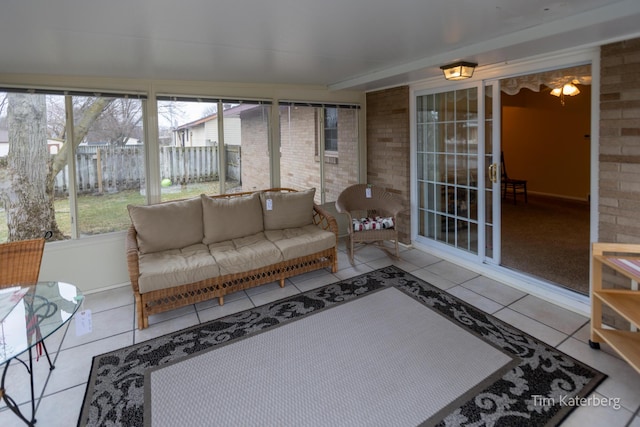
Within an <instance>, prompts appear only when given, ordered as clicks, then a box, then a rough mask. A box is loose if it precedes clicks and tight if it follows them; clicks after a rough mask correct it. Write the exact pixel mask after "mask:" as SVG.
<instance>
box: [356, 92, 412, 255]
mask: <svg viewBox="0 0 640 427" xmlns="http://www.w3.org/2000/svg"><path fill="white" fill-rule="evenodd" d="M410 158H411V152H410V138H409V86H401V87H396V88H392V89H385V90H381V91H377V92H370V93H368V94H367V183H368V184H373V185H379V186H381V187H384V188H386V189H387V191H391V192H394V193H396V194H397V196H398V197H399V198H400V199H401V200H403V202H404V204H405V207H407V208H409V206H410V197H411V191H410V189H411V182H410V179H411V178H410V175H411V171H410ZM398 232H399V234H400V241H401V242H402V243H407V244H408V243H410V242H411V216H410V212H409V211H408V210H407V211H405V213H403V214H402V215H401V216H400V219H399V221H398Z"/></svg>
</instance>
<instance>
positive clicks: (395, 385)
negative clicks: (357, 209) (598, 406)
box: [78, 266, 605, 426]
mask: <svg viewBox="0 0 640 427" xmlns="http://www.w3.org/2000/svg"><path fill="white" fill-rule="evenodd" d="M370 297H373V298H370ZM354 303H355V305H352V304H354ZM369 306H371V309H369ZM336 309H337V311H336ZM434 315H435V316H434ZM318 316H320V318H319V320H318V319H313V318H316V317H318ZM323 317H324V318H323ZM334 317H335V318H336V319H333V318H334ZM307 319H311V320H309V321H308V320H307ZM316 320H317V322H316ZM443 321H444V322H445V323H442V322H443ZM370 322H371V323H372V324H371V325H368V323H370ZM318 325H320V326H318ZM451 325H454V326H451ZM289 327H291V328H289ZM314 328H315V329H314ZM318 328H320V330H319V329H318ZM272 332H275V333H276V334H275V335H270V334H271V333H272ZM278 334H281V335H280V336H276V335H278ZM298 336H299V338H300V339H293V338H292V337H298ZM265 337H266V338H265ZM255 338H258V340H257V341H255V340H254V339H255ZM414 341H415V342H414ZM254 346H255V348H254ZM227 352H230V353H227ZM310 352H311V353H316V352H317V353H319V354H318V355H310ZM196 355H197V356H196ZM201 356H202V357H203V358H201ZM220 358H222V359H225V360H224V361H223V360H221V359H220ZM491 358H495V360H488V359H491ZM226 359H236V360H234V361H232V362H234V363H232V364H231V365H233V366H230V365H229V364H228V362H229V361H228V360H226ZM307 359H311V360H307ZM223 362H224V363H223ZM183 363H184V364H183ZM213 363H215V364H218V363H221V364H223V365H224V366H225V367H224V368H223V369H222V371H224V372H222V371H220V370H218V371H216V373H215V374H214V376H215V379H211V377H209V378H210V379H209V380H206V379H205V380H201V379H200V377H203V378H204V377H206V375H205V371H208V370H211V369H218V368H217V367H213V366H211V367H209V365H211V364H213ZM181 365H182V366H181ZM468 365H469V366H468ZM205 366H207V368H205ZM243 366H245V368H243ZM185 367H186V368H185ZM341 370H342V372H343V374H338V375H336V372H340V371H341ZM186 371H189V373H188V374H186ZM425 371H426V372H425ZM345 372H346V373H347V374H345ZM208 374H209V373H208V372H207V375H208ZM155 375H161V376H163V377H156V378H157V379H158V381H159V383H158V384H160V387H163V391H161V394H158V395H157V396H155V393H156V391H157V390H155V386H154V387H151V386H150V384H151V383H152V382H154V381H155V379H154V376H155ZM183 375H184V376H186V375H189V377H187V378H178V377H180V376H183ZM224 376H226V377H225V378H223V377H224ZM257 376H258V377H262V378H260V379H259V381H258V382H259V383H261V384H262V385H260V386H259V387H262V390H257V392H254V390H250V388H251V387H253V386H254V384H256V383H255V382H254V381H256V380H258V379H257V378H256V377H257ZM243 377H245V378H243ZM378 377H379V378H378ZM604 378H605V376H604V375H603V374H602V373H600V372H598V371H596V370H594V369H592V368H590V367H589V366H587V365H585V364H583V363H580V362H578V361H576V360H574V359H573V358H571V357H569V356H568V355H566V354H564V353H562V352H560V351H558V350H556V349H555V348H553V347H550V346H548V345H546V344H544V343H543V342H540V341H538V340H536V339H534V338H532V337H530V336H528V335H526V334H524V333H523V332H521V331H519V330H518V329H516V328H513V327H512V326H510V325H507V324H505V323H503V322H501V321H500V320H498V319H495V318H494V317H492V316H491V315H489V314H487V313H484V312H482V311H480V310H478V309H475V308H474V307H471V306H469V305H468V304H466V303H464V302H462V301H460V300H458V299H456V298H455V297H453V296H451V295H449V294H447V293H446V292H444V291H442V290H440V289H438V288H436V287H433V286H431V285H429V284H428V283H426V282H424V281H422V280H420V279H418V278H416V277H414V276H412V275H410V274H408V273H406V272H404V271H402V270H401V269H399V268H397V267H393V266H391V267H386V268H383V269H379V270H376V271H373V272H370V273H367V274H364V275H361V276H358V277H355V278H352V279H348V280H343V281H340V282H337V283H334V284H332V285H328V286H325V287H322V288H319V289H315V290H312V291H309V292H306V293H303V294H299V295H295V296H292V297H289V298H286V299H283V300H280V301H276V302H274V303H271V304H266V305H263V306H260V307H256V308H253V309H250V310H247V311H244V312H241V313H238V314H235V315H231V316H227V317H224V318H221V319H217V320H213V321H210V322H207V323H204V324H202V325H198V326H194V327H191V328H188V329H184V330H182V331H178V332H175V333H171V334H168V335H165V336H162V337H159V338H156V339H153V340H149V341H146V342H143V343H139V344H136V345H133V346H129V347H125V348H123V349H120V350H116V351H112V352H109V353H105V354H102V355H99V356H96V357H94V359H93V364H92V368H91V372H90V374H89V380H88V383H87V389H86V393H85V400H84V403H83V407H82V410H81V413H80V417H79V420H78V424H79V425H81V426H105V425H123V426H140V425H145V424H146V425H149V423H151V413H152V412H153V411H155V410H156V409H158V410H159V411H160V412H159V417H160V418H159V419H160V420H162V421H169V422H170V424H171V425H203V424H202V423H201V422H199V421H197V420H195V421H194V420H192V419H189V418H188V417H189V415H188V414H186V413H185V412H184V411H182V409H180V408H178V409H176V405H174V407H173V409H174V410H176V411H178V414H177V415H171V414H163V413H162V411H163V408H162V406H163V405H166V404H169V403H167V402H168V401H169V400H170V399H171V398H173V399H183V398H186V400H187V401H188V403H185V402H184V401H183V402H181V403H179V404H178V405H177V406H181V405H183V406H186V405H191V408H196V407H197V408H203V407H207V406H209V407H212V408H213V407H216V406H218V407H219V406H222V405H221V404H222V403H223V402H222V401H221V399H224V398H228V399H230V400H231V401H232V402H227V401H225V402H224V405H225V406H230V407H231V406H232V407H231V408H230V410H229V411H227V413H226V414H222V415H217V414H216V415H211V416H212V417H213V419H210V423H206V424H205V425H212V424H211V423H213V424H215V425H252V424H254V423H252V422H251V419H248V418H242V417H246V416H250V417H251V416H253V417H258V419H259V422H258V423H257V424H259V425H287V424H289V425H332V426H334V425H346V424H348V425H372V424H374V425H376V424H377V425H416V424H423V423H424V424H426V425H442V426H444V425H460V426H463V425H486V424H491V425H505V426H508V425H531V426H544V425H556V424H558V423H559V422H561V420H562V419H563V418H564V417H565V416H566V415H567V414H569V412H570V411H571V410H572V409H574V408H573V407H572V406H568V405H563V404H562V401H561V400H560V399H559V396H560V395H562V396H565V397H566V398H572V397H583V396H586V395H587V394H589V393H590V392H591V391H592V390H593V389H594V388H595V387H596V386H597V385H598V384H599V383H600V382H601V381H602V380H603V379H604ZM174 380H175V385H174ZM234 380H235V381H237V382H238V383H240V384H242V383H244V385H238V386H236V385H234V384H230V383H233V382H234ZM198 381H199V382H198ZM267 383H272V384H273V385H274V388H273V389H271V388H265V384H267ZM357 383H360V384H359V385H358V384H357ZM425 383H426V384H425ZM276 384H278V386H277V387H275V385H276ZM559 385H561V388H558V386H559ZM185 387H187V388H188V387H193V389H194V391H195V392H196V393H195V394H196V395H197V396H195V397H194V396H186V397H183V396H181V395H182V394H185V391H184V390H185ZM234 387H235V390H234V389H233V388H234ZM278 387H280V388H278ZM282 387H285V388H286V389H285V390H283V389H282ZM314 388H315V389H316V390H312V389H314ZM243 391H244V392H245V394H244V395H243ZM227 392H231V393H232V394H233V396H232V397H224V396H223V394H225V393H227ZM314 393H315V394H314ZM172 394H173V396H172ZM145 395H146V398H147V399H148V400H147V401H145ZM541 396H543V397H548V399H541V398H540V397H541ZM279 397H281V399H278V398H279ZM156 398H158V400H157V401H156V402H154V399H156ZM298 398H300V399H302V401H301V402H300V404H301V405H311V406H315V407H314V408H306V409H307V410H306V411H305V412H304V413H301V412H300V411H298V410H297V409H292V408H295V405H293V404H292V402H291V401H292V400H295V399H298ZM193 400H196V402H193ZM262 400H266V401H267V402H262ZM365 400H366V401H367V402H364V401H365ZM148 402H149V403H148ZM274 402H276V403H274ZM376 402H378V403H376ZM540 402H544V405H541V404H540ZM194 403H195V406H194ZM378 404H379V405H382V406H383V407H384V410H383V411H379V412H376V410H378V408H376V405H378ZM156 405H158V408H156ZM292 405H293V406H292ZM358 407H360V409H358ZM254 408H257V409H256V410H257V411H259V414H258V415H256V414H254V413H253V411H254ZM270 408H271V410H270ZM227 409H229V408H227ZM214 410H217V409H216V408H214ZM386 410H389V411H396V412H393V414H394V415H392V416H393V417H395V418H394V420H393V422H387V421H389V420H387V419H384V418H383V417H384V416H385V414H382V412H385V411H386ZM234 411H235V413H234ZM397 411H400V412H408V414H407V415H406V417H405V415H404V414H402V415H398V412H397ZM299 414H301V415H299ZM349 414H351V415H349ZM353 414H359V415H358V416H356V415H353ZM172 416H173V417H175V418H173V419H165V417H172ZM218 417H227V418H218ZM234 417H240V418H234ZM296 417H303V419H301V418H296ZM367 417H369V418H367ZM223 419H224V420H225V422H223V421H222V420H223ZM217 421H219V422H217ZM227 421H228V422H227ZM158 422H160V421H158ZM153 425H154V426H155V425H161V424H156V423H155V422H154V423H153Z"/></svg>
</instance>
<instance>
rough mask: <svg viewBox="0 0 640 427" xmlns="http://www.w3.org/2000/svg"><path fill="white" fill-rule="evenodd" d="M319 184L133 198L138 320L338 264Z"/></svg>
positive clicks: (130, 249)
mask: <svg viewBox="0 0 640 427" xmlns="http://www.w3.org/2000/svg"><path fill="white" fill-rule="evenodd" d="M314 194H315V189H310V190H306V191H295V190H292V189H269V190H264V191H258V192H243V193H234V194H225V195H221V196H205V195H201V196H200V197H196V198H191V199H183V200H177V201H171V202H163V203H158V204H154V205H149V206H133V205H130V206H128V209H129V215H130V217H131V222H132V224H131V226H130V227H129V231H128V233H127V238H126V243H125V246H126V255H127V266H128V270H129V276H130V279H131V286H132V287H133V292H134V296H135V300H136V308H137V321H138V328H140V329H144V328H146V327H148V326H149V316H150V315H152V314H157V313H161V312H164V311H167V310H172V309H175V308H178V307H183V306H185V305H189V304H194V303H197V302H201V301H205V300H208V299H211V298H218V302H219V304H220V305H222V304H224V296H225V295H227V294H230V293H232V292H236V291H239V290H242V289H248V288H252V287H254V286H258V285H262V284H265V283H269V282H274V281H279V283H280V287H284V284H285V279H286V278H288V277H291V276H295V275H298V274H301V273H305V272H308V271H312V270H317V269H321V268H327V267H328V268H331V271H332V272H334V273H335V272H336V271H337V236H338V225H337V222H336V220H335V218H333V217H332V216H331V215H330V214H329V213H328V212H326V211H325V210H323V209H322V208H321V207H320V206H318V205H316V204H314V202H313V197H314Z"/></svg>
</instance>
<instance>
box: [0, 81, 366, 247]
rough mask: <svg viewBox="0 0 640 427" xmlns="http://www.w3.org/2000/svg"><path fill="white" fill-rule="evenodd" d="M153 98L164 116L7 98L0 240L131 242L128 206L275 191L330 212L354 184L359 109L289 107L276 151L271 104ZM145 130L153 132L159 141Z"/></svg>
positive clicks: (1, 94) (115, 99) (1, 131)
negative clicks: (103, 237) (299, 194)
mask: <svg viewBox="0 0 640 427" xmlns="http://www.w3.org/2000/svg"><path fill="white" fill-rule="evenodd" d="M156 99H157V104H156V106H155V107H157V117H146V116H145V112H147V111H148V110H147V108H146V102H147V101H146V96H145V95H142V94H136V93H129V94H114V93H109V94H104V93H103V94H99V93H95V92H93V91H91V92H89V91H86V92H83V91H74V92H69V91H57V90H50V89H47V90H46V91H40V90H38V89H33V88H29V89H26V88H25V89H16V88H11V89H6V90H4V91H3V90H1V89H0V210H1V215H0V241H7V240H20V239H27V238H33V237H40V236H43V235H44V234H45V232H47V231H52V232H53V235H54V236H53V239H55V240H63V239H77V238H82V237H85V236H90V235H98V234H104V233H110V232H115V231H124V230H126V229H127V228H128V227H129V225H130V219H129V216H128V212H127V205H129V204H147V203H149V202H150V201H151V202H155V201H158V198H157V197H156V195H157V194H159V195H160V197H159V200H173V199H179V198H186V197H194V196H198V195H199V194H202V193H204V194H212V195H213V194H221V193H230V192H237V191H254V190H259V189H265V188H268V187H271V186H272V185H273V184H276V185H279V186H281V187H291V188H295V189H306V188H310V187H315V188H316V189H317V192H316V202H318V203H326V202H332V201H334V200H335V199H336V198H337V197H338V194H340V192H341V191H342V190H343V189H344V188H345V187H347V186H348V185H351V184H355V183H357V182H358V176H359V164H358V159H359V152H358V149H359V147H358V122H359V107H358V106H357V105H346V104H345V105H340V104H338V105H336V104H309V103H296V102H285V103H282V104H281V105H280V107H279V109H280V116H279V117H278V118H276V121H277V120H279V121H280V123H279V128H280V134H279V141H278V140H277V139H278V136H277V135H276V140H275V141H271V138H272V136H273V133H272V131H271V129H272V123H273V121H274V119H273V118H271V117H270V115H271V111H272V106H271V103H270V101H268V100H246V99H242V100H240V99H222V98H206V97H205V98H200V97H198V98H195V97H176V96H169V95H162V94H160V95H158V96H157V97H156ZM152 110H153V109H152ZM149 120H150V121H151V123H157V125H158V128H157V130H158V132H157V138H153V139H154V140H152V141H146V140H145V138H146V136H147V135H148V133H147V132H145V123H147V121H149ZM149 134H150V135H156V133H155V132H153V131H152V132H149ZM151 153H153V154H151ZM149 154H151V155H152V156H154V157H153V158H150V157H149ZM156 155H157V157H155V156H156ZM146 162H151V167H149V165H147V164H146ZM278 162H279V165H278ZM147 170H152V171H154V172H153V174H152V175H148V173H147ZM278 170H279V175H278V176H274V175H273V173H274V171H278ZM156 171H157V172H156ZM147 180H149V182H147ZM149 189H152V190H153V191H151V193H152V194H149V193H148V190H149Z"/></svg>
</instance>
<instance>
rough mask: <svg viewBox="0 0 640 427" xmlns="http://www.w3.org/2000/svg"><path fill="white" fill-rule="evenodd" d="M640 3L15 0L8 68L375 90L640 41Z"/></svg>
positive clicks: (9, 6) (8, 7)
mask: <svg viewBox="0 0 640 427" xmlns="http://www.w3.org/2000/svg"><path fill="white" fill-rule="evenodd" d="M638 22H640V2H639V1H637V0H564V1H557V0H537V1H530V0H434V1H419V0H398V1H394V2H390V1H386V0H349V1H344V0H325V1H316V0H297V1H291V0H272V1H268V2H267V1H259V0H248V1H241V2H221V1H202V0H182V1H180V2H176V1H175V0H137V1H134V2H132V1H129V0H111V1H108V2H98V1H89V2H87V1H86V0H57V1H51V0H20V1H16V0H7V1H2V2H1V3H0V40H3V42H2V43H0V58H2V61H0V73H12V74H13V73H15V74H19V73H39V74H50V75H82V76H98V77H116V78H145V79H178V80H200V81H216V82H239V83H246V82H251V83H266V84H306V85H321V86H324V87H329V88H330V89H371V88H379V87H383V86H391V85H397V84H401V83H406V82H408V81H415V80H419V79H423V78H427V77H431V76H435V75H437V74H439V73H440V69H439V66H441V65H443V64H446V63H449V62H453V61H456V60H461V59H464V60H468V61H475V62H477V63H479V64H480V66H486V65H490V64H497V63H504V62H505V61H514V60H517V59H520V58H524V57H530V56H532V55H537V54H543V53H549V52H554V51H558V50H562V49H568V48H575V47H577V46H581V47H582V46H591V45H598V44H600V43H602V42H610V41H616V40H622V39H629V38H633V37H636V36H637V35H638V33H639V31H640V29H639V28H638V25H637V23H638Z"/></svg>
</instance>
